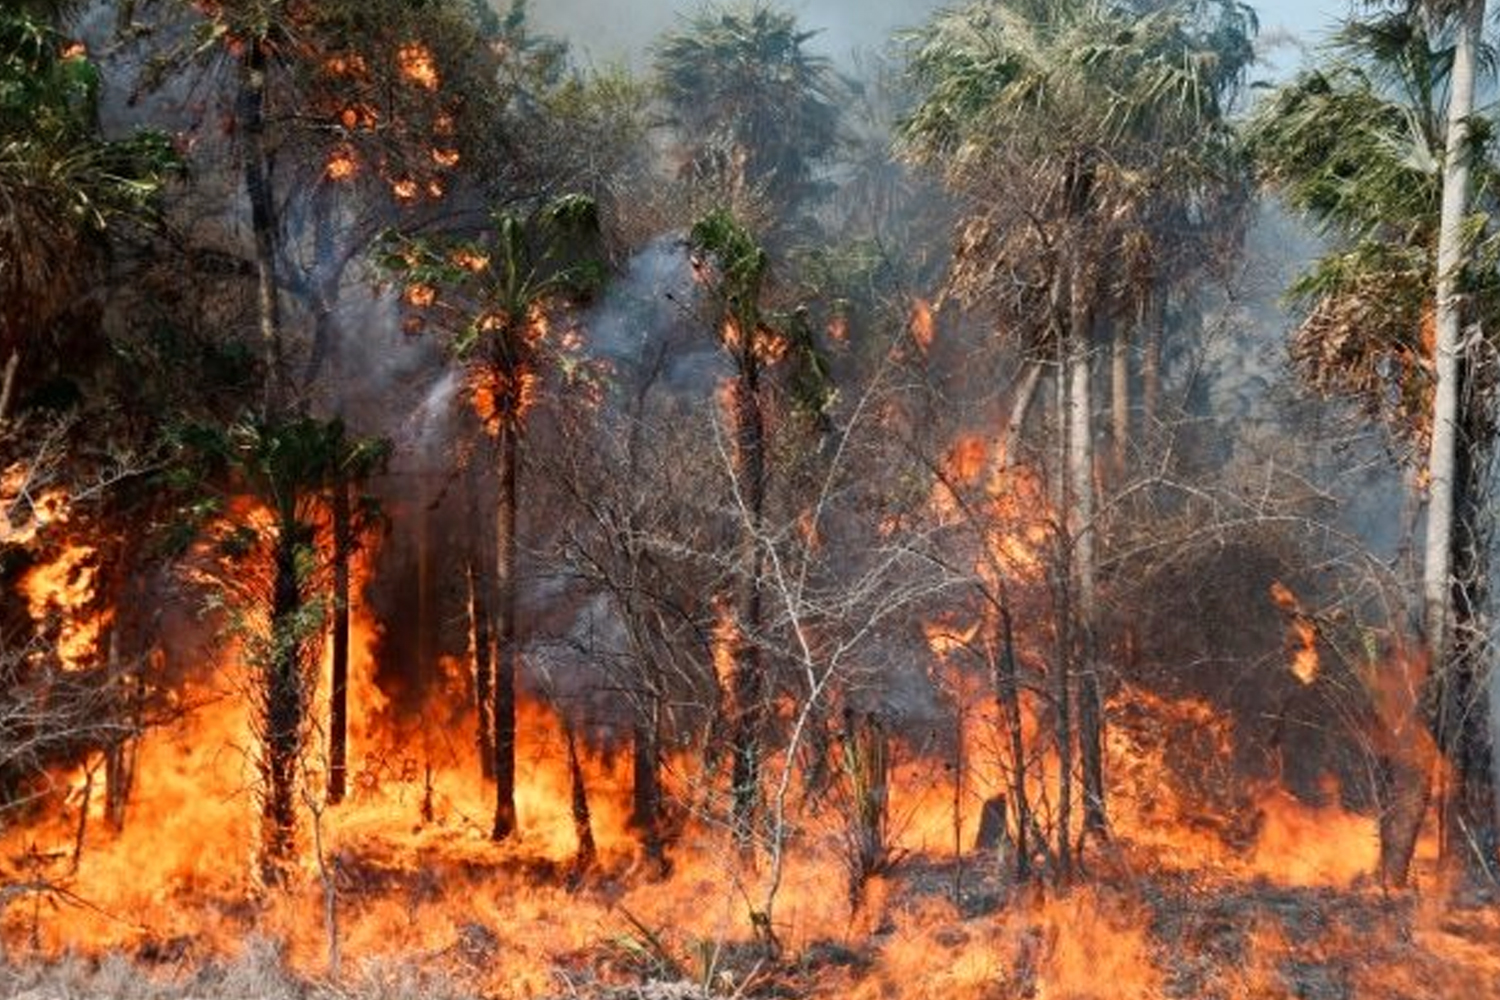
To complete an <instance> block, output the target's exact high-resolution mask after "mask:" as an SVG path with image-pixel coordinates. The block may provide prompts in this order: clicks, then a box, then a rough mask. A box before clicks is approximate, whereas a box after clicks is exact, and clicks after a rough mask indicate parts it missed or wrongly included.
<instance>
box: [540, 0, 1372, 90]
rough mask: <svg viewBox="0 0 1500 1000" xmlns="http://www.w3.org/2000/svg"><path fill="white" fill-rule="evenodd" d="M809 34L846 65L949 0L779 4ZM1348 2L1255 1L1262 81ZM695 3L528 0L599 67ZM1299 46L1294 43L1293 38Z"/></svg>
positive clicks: (635, 49)
mask: <svg viewBox="0 0 1500 1000" xmlns="http://www.w3.org/2000/svg"><path fill="white" fill-rule="evenodd" d="M780 2H782V3H784V4H785V5H786V6H788V7H790V8H792V9H793V10H795V11H796V12H797V13H798V15H799V17H800V18H801V20H802V22H803V23H804V24H805V25H806V26H807V27H808V28H809V29H814V28H816V29H821V32H822V33H821V35H820V36H819V37H818V39H816V40H815V43H814V44H815V46H816V47H817V48H818V49H820V50H821V51H823V52H824V53H825V54H827V55H831V56H834V57H835V58H838V59H840V60H843V59H845V58H846V57H847V56H848V55H849V54H850V52H851V51H852V50H853V49H871V48H879V47H880V46H881V45H882V44H883V43H884V42H885V41H886V39H888V38H889V37H890V35H891V32H893V31H895V30H896V29H898V28H901V27H905V26H910V25H913V24H916V23H919V22H920V21H921V20H922V18H923V17H924V16H925V15H926V14H927V13H928V12H930V11H931V10H933V9H934V8H936V7H938V6H942V5H944V0H780ZM1349 2H1350V0H1258V2H1257V0H1251V3H1252V6H1254V7H1255V9H1256V10H1257V12H1258V13H1259V15H1260V21H1261V33H1262V40H1263V43H1264V44H1265V46H1266V48H1267V50H1268V51H1267V52H1266V58H1267V60H1268V62H1267V66H1266V68H1265V69H1264V70H1263V73H1262V75H1263V76H1265V77H1282V76H1285V75H1287V74H1288V73H1290V72H1291V71H1292V70H1294V69H1295V68H1296V66H1297V64H1298V62H1299V61H1300V55H1299V53H1298V49H1297V44H1299V43H1300V44H1301V45H1309V44H1314V43H1315V42H1316V38H1317V35H1318V34H1319V32H1321V31H1322V30H1323V29H1325V28H1327V27H1328V25H1330V24H1331V23H1333V22H1334V21H1335V20H1337V19H1338V18H1339V17H1340V16H1341V15H1343V14H1344V13H1345V12H1346V11H1347V10H1348V7H1349ZM695 6H696V3H695V2H688V3H674V2H669V0H531V4H530V14H531V18H532V20H533V21H534V22H535V24H536V25H537V26H538V27H539V28H541V29H543V30H545V31H547V32H549V33H552V34H558V35H563V36H565V37H567V38H568V39H569V40H570V41H571V42H572V44H573V48H574V51H575V52H577V53H579V54H580V55H582V56H583V57H584V58H585V59H589V60H592V61H594V62H595V63H609V62H614V61H619V60H621V59H626V60H630V61H634V62H637V63H640V62H641V61H642V60H643V54H644V53H645V50H646V47H647V45H649V44H650V42H651V40H652V39H653V38H655V37H656V36H657V35H659V34H660V33H661V32H662V31H664V30H666V29H668V28H671V27H672V26H673V25H674V24H676V23H678V14H677V13H676V12H677V11H679V10H693V9H694V8H695ZM1293 39H1295V40H1296V41H1295V42H1293V41H1292V40H1293Z"/></svg>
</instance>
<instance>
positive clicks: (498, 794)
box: [491, 420, 520, 840]
mask: <svg viewBox="0 0 1500 1000" xmlns="http://www.w3.org/2000/svg"><path fill="white" fill-rule="evenodd" d="M518 435H519V431H518V429H517V428H516V426H515V423H514V421H513V420H503V421H502V422H501V424H500V431H499V438H498V441H497V442H496V448H497V450H498V456H497V458H498V460H497V466H496V468H497V471H498V473H499V497H498V499H497V501H496V510H495V513H496V516H495V553H496V559H495V609H494V612H495V633H496V635H495V645H496V657H495V710H494V727H495V827H494V830H493V832H492V833H491V836H492V837H493V839H495V840H505V839H506V838H507V837H509V836H511V834H513V833H515V832H516V674H517V662H518V660H519V658H520V650H519V649H518V648H517V645H516V446H517V444H518V441H517V437H518Z"/></svg>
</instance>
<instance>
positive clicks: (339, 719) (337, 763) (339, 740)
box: [328, 476, 354, 805]
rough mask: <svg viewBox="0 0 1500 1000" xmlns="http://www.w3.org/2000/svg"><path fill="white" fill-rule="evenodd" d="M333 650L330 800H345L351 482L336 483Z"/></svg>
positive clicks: (347, 754) (330, 723)
mask: <svg viewBox="0 0 1500 1000" xmlns="http://www.w3.org/2000/svg"><path fill="white" fill-rule="evenodd" d="M332 500H333V502H332V504H331V506H332V508H333V643H332V644H333V651H332V660H333V662H332V665H331V667H330V673H331V676H330V678H329V694H328V803H329V805H337V804H338V803H340V802H342V801H344V795H345V793H346V792H347V790H348V770H349V558H350V554H351V550H352V549H353V548H354V539H353V531H354V528H353V524H352V520H353V519H352V516H351V512H350V509H349V483H348V481H347V480H345V479H344V478H343V477H342V476H339V477H338V478H337V479H335V481H334V484H333V498H332Z"/></svg>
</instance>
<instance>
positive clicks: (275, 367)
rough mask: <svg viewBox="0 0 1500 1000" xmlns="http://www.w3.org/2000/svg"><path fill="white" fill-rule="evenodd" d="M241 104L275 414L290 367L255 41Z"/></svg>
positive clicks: (268, 402) (269, 410)
mask: <svg viewBox="0 0 1500 1000" xmlns="http://www.w3.org/2000/svg"><path fill="white" fill-rule="evenodd" d="M238 104H239V107H238V118H239V122H238V124H239V128H240V131H241V134H242V135H243V136H244V150H243V153H242V155H243V161H244V164H243V165H244V173H245V193H246V195H247V196H248V197H249V199H250V229H251V232H252V233H253V235H254V237H255V277H256V298H257V306H258V312H259V321H260V337H261V349H262V350H263V351H264V357H265V365H266V394H265V409H266V415H267V416H268V417H273V416H275V415H276V414H278V413H280V412H281V410H282V408H283V406H285V404H286V399H285V395H286V387H287V372H286V359H285V357H284V352H283V349H282V339H281V301H280V284H279V282H278V280H277V274H276V244H277V226H276V206H275V203H274V200H273V198H274V196H273V193H272V182H271V173H272V171H271V162H270V156H269V154H268V152H267V150H266V137H265V131H266V120H265V105H266V55H265V52H264V51H262V49H261V47H260V46H259V45H257V44H255V43H254V42H253V41H252V42H251V43H250V44H249V48H248V50H247V51H246V53H245V56H244V57H243V58H242V59H241V60H240V90H239V99H238Z"/></svg>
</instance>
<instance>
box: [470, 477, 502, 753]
mask: <svg viewBox="0 0 1500 1000" xmlns="http://www.w3.org/2000/svg"><path fill="white" fill-rule="evenodd" d="M470 495H471V497H472V495H473V491H472V489H471V490H470ZM476 513H477V512H476ZM469 523H470V524H477V523H478V518H477V516H475V517H471V518H470V519H469ZM465 559H466V561H467V563H468V565H467V566H466V568H465V569H466V574H465V575H466V576H467V578H468V585H469V642H470V645H471V647H472V648H471V651H470V652H471V655H472V657H473V660H474V708H475V714H476V716H477V718H478V720H479V723H478V726H477V728H478V730H479V732H478V744H479V747H478V749H479V771H480V774H482V775H483V776H484V777H485V778H486V779H489V778H493V777H494V776H495V725H494V714H495V706H494V651H495V647H494V639H493V635H492V633H491V630H490V627H491V618H492V616H491V614H490V600H491V597H492V595H493V592H494V583H493V581H492V579H491V577H490V573H489V569H488V563H489V556H488V555H487V554H486V553H484V552H482V551H481V546H480V545H479V544H476V543H475V542H473V541H471V542H470V543H469V546H468V552H467V553H466V555H465Z"/></svg>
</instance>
